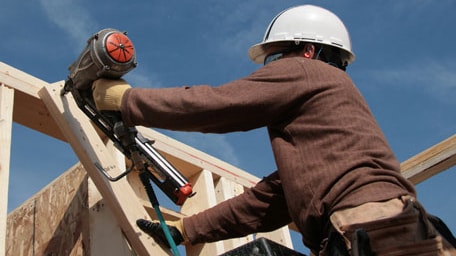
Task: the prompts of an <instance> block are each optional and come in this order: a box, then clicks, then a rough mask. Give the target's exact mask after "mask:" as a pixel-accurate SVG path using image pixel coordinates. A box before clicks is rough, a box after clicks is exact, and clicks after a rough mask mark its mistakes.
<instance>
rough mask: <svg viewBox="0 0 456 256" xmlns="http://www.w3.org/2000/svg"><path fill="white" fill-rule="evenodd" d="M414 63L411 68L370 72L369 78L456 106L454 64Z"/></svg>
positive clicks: (394, 67)
mask: <svg viewBox="0 0 456 256" xmlns="http://www.w3.org/2000/svg"><path fill="white" fill-rule="evenodd" d="M417 63H418V62H414V63H413V65H409V66H391V69H387V70H375V71H370V72H368V73H369V74H368V75H367V76H368V77H371V78H374V79H375V80H377V81H380V82H379V83H377V84H379V85H382V86H384V85H390V86H402V87H408V88H410V87H412V88H415V89H418V90H423V91H426V92H429V95H430V96H433V97H435V98H437V99H438V100H439V101H442V102H444V103H446V104H451V105H454V104H455V101H454V99H455V98H456V73H455V72H454V70H455V68H456V67H454V64H449V63H448V62H445V61H441V62H436V61H421V62H419V64H417Z"/></svg>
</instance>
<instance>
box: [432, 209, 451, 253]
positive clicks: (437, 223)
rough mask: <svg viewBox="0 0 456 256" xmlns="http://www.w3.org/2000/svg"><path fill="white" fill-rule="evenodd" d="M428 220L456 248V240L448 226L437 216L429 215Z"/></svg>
mask: <svg viewBox="0 0 456 256" xmlns="http://www.w3.org/2000/svg"><path fill="white" fill-rule="evenodd" d="M427 217H428V220H429V221H430V222H431V223H432V225H433V226H434V228H435V229H437V231H438V232H439V233H440V235H442V236H443V237H444V238H445V239H446V240H447V241H448V242H449V243H450V244H451V245H452V246H454V247H455V248H456V238H455V237H454V236H453V234H452V233H451V231H450V229H449V228H448V226H447V225H446V224H445V222H443V220H442V219H440V218H439V217H437V216H434V215H432V214H427Z"/></svg>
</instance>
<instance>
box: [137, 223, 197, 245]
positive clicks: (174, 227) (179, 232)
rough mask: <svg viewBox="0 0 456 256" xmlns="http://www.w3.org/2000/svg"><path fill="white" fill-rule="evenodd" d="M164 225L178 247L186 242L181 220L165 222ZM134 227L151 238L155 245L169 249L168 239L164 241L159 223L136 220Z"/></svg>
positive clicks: (163, 234) (163, 233) (164, 237)
mask: <svg viewBox="0 0 456 256" xmlns="http://www.w3.org/2000/svg"><path fill="white" fill-rule="evenodd" d="M165 223H166V225H167V226H168V229H169V233H170V234H171V237H172V238H173V240H174V243H175V244H176V245H180V244H182V243H184V242H187V241H188V239H187V238H186V236H185V232H184V225H183V223H182V219H179V220H177V221H165ZM136 225H138V227H139V228H140V229H141V230H142V231H144V232H145V233H146V234H148V235H149V236H151V237H152V238H153V239H154V240H155V241H156V242H157V243H160V244H162V245H165V246H167V247H168V248H171V246H170V244H169V243H168V239H166V236H165V232H164V231H163V229H162V227H161V225H160V222H156V221H148V220H145V219H138V220H137V221H136Z"/></svg>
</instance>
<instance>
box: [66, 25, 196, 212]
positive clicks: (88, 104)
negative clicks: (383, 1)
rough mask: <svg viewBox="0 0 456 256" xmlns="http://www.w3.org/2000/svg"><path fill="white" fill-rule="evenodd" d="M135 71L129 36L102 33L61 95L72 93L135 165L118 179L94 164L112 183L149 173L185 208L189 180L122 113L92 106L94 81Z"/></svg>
mask: <svg viewBox="0 0 456 256" xmlns="http://www.w3.org/2000/svg"><path fill="white" fill-rule="evenodd" d="M135 67H136V55H135V48H134V46H133V43H132V42H131V41H130V39H129V38H128V37H127V35H126V33H123V32H120V31H118V30H115V29H103V30H101V31H99V32H97V33H95V34H94V35H93V36H91V37H90V38H89V39H88V41H87V46H86V47H85V48H84V50H83V51H82V52H81V54H80V55H79V57H78V59H77V60H76V61H75V62H74V63H72V64H71V65H70V67H69V68H68V69H69V71H70V75H69V76H68V79H67V80H66V82H65V86H64V88H63V91H62V95H64V94H66V93H67V92H71V94H72V95H73V97H74V99H75V101H76V103H77V104H78V106H79V108H80V109H81V110H82V111H83V112H84V113H85V114H86V115H87V116H88V117H89V118H90V119H91V120H92V121H93V122H94V123H95V124H96V125H97V126H98V128H100V130H101V131H102V132H103V133H104V134H105V135H106V136H108V137H109V139H111V140H112V141H113V142H114V145H115V146H116V147H117V148H118V149H119V150H120V151H121V152H122V153H123V154H124V155H125V156H126V157H127V158H129V159H130V160H131V161H132V162H133V165H132V168H129V169H128V170H127V171H125V172H124V173H122V174H120V175H118V176H116V177H112V176H110V175H109V173H108V171H107V170H106V168H103V167H102V166H99V164H98V163H94V164H95V165H96V166H97V168H98V169H99V170H100V171H101V172H102V173H103V174H104V175H105V176H106V177H107V178H108V179H109V180H111V181H117V180H119V179H121V178H122V177H124V176H125V175H126V174H128V173H129V172H130V171H131V170H132V169H134V168H136V169H137V170H140V171H141V170H143V171H146V172H148V174H149V177H150V179H151V180H152V181H153V182H154V183H155V184H156V185H157V186H158V187H159V188H160V189H161V190H162V191H163V192H164V193H165V194H166V195H167V196H168V197H169V198H170V199H171V200H172V201H173V202H174V203H175V204H177V205H182V204H183V203H184V202H185V201H186V199H187V198H188V197H190V196H191V195H193V192H192V186H191V184H190V183H189V182H188V180H187V179H186V178H185V177H184V176H183V175H182V174H181V173H180V172H179V171H178V170H177V169H176V168H175V167H174V166H173V165H172V164H171V163H169V162H168V161H167V160H166V159H165V158H164V157H163V156H162V155H161V154H160V153H159V152H158V151H157V150H156V149H155V148H154V147H153V146H152V144H153V142H152V141H151V140H149V139H147V138H145V137H143V136H142V135H141V134H140V133H139V132H138V131H137V130H136V128H135V127H126V126H125V125H124V124H123V122H122V118H121V115H120V112H112V111H98V110H97V109H96V107H95V104H94V102H93V98H92V89H91V87H92V83H93V82H94V81H95V80H97V79H99V78H110V79H119V78H121V77H122V76H123V75H125V74H127V73H128V72H130V71H131V70H132V69H134V68H135ZM133 167H134V168H133Z"/></svg>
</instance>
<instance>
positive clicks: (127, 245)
mask: <svg viewBox="0 0 456 256" xmlns="http://www.w3.org/2000/svg"><path fill="white" fill-rule="evenodd" d="M63 84H64V82H63V81H59V82H56V83H52V84H49V83H47V82H45V81H42V80H40V79H38V78H36V77H33V76H31V75H29V74H27V73H25V72H23V71H20V70H18V69H15V68H13V67H11V66H8V65H7V64H4V63H1V62H0V200H1V202H0V255H3V254H6V255H35V254H36V255H62V254H64V255H100V254H106V253H107V252H108V254H109V255H125V254H131V255H169V254H170V252H169V251H168V250H165V249H164V248H162V247H160V246H158V245H157V244H156V243H155V242H154V241H153V239H151V238H150V237H148V236H147V235H145V234H143V233H142V232H141V231H140V230H139V229H138V228H137V227H136V225H135V221H136V219H137V218H149V219H156V216H155V212H154V210H153V209H152V207H151V206H150V202H149V200H148V197H147V195H146V193H145V191H143V189H142V184H141V182H140V181H139V179H138V177H137V174H136V173H134V172H133V173H131V174H129V175H128V176H127V177H126V178H124V179H121V180H119V181H117V182H109V181H107V180H106V179H105V178H104V176H103V175H102V174H101V172H100V171H99V170H98V169H97V168H96V167H95V163H97V165H99V166H102V167H103V168H105V169H107V170H109V172H110V173H112V176H115V175H116V174H118V173H120V172H122V171H123V170H124V168H125V159H124V157H123V155H122V154H120V153H119V152H118V151H116V150H115V149H113V147H112V143H110V142H109V141H108V142H107V143H106V141H105V140H104V138H103V136H102V135H101V134H100V133H98V132H97V130H96V129H95V128H94V127H93V126H92V124H91V123H90V121H89V120H88V118H87V117H86V116H85V115H84V114H83V113H82V112H81V111H80V110H79V108H78V107H77V106H76V104H75V102H74V100H73V99H72V96H71V94H68V95H66V96H65V97H61V95H60V91H61V89H62V87H63ZM13 122H16V123H19V124H21V125H24V126H26V127H29V128H31V129H33V130H36V131H39V132H41V133H44V134H46V135H48V136H50V137H52V138H55V139H58V140H62V141H65V142H67V143H69V144H70V145H71V147H72V148H73V151H74V152H75V154H76V155H77V156H78V158H79V160H80V162H79V163H76V164H75V165H74V166H73V167H72V168H70V169H69V170H67V171H66V172H64V173H63V174H62V175H61V176H60V177H59V178H57V179H56V180H55V181H53V182H52V183H50V184H49V185H48V186H46V187H45V188H43V189H42V190H41V191H40V192H38V193H37V194H35V195H34V196H33V197H31V198H30V199H29V200H27V201H26V202H24V204H22V205H21V206H20V207H18V208H17V209H16V210H14V211H12V212H11V213H10V214H9V215H8V217H7V218H5V217H4V216H5V215H6V211H7V198H8V190H7V189H6V188H7V187H8V175H9V161H10V147H11V129H12V123H13ZM138 130H139V131H140V132H141V134H143V135H144V136H145V137H148V138H150V139H152V140H154V142H155V143H154V147H155V148H156V149H157V150H158V151H160V153H162V154H163V155H164V157H165V158H167V160H168V161H170V162H171V163H172V164H173V165H174V166H176V168H177V169H179V170H180V171H182V173H183V174H184V175H185V176H186V177H187V178H188V179H189V180H190V181H191V182H192V184H193V186H194V190H195V191H197V194H196V196H195V197H193V198H191V199H189V200H187V202H186V203H185V204H184V205H183V206H182V207H181V208H180V209H179V210H178V211H174V210H170V209H166V208H163V207H161V210H162V213H163V215H164V217H165V219H167V220H176V219H178V218H182V217H184V216H188V215H190V214H194V213H196V212H199V211H201V210H204V209H206V208H208V207H211V206H214V205H215V204H218V203H220V202H222V201H224V200H226V199H229V198H231V197H234V196H236V195H238V194H240V193H242V192H243V191H244V190H245V189H246V188H248V187H251V186H253V185H255V184H256V183H257V182H258V181H259V178H258V177H255V176H253V175H251V174H249V173H247V172H245V171H243V170H240V169H239V168H236V167H234V166H232V165H230V164H228V163H226V162H223V161H221V160H219V159H216V158H214V157H212V156H210V155H208V154H205V153H204V152H201V151H199V150H197V149H194V148H192V147H190V146H188V145H185V144H183V143H180V142H179V141H176V140H174V139H172V138H169V137H167V136H165V135H163V134H161V133H158V132H156V131H154V130H152V129H148V128H145V127H138ZM455 164H456V135H453V136H451V137H450V138H448V139H446V140H444V141H442V142H441V143H438V144H436V145H435V146H433V147H431V148H429V149H427V150H425V151H423V152H421V153H419V154H417V155H416V156H414V157H412V158H410V159H409V160H407V161H404V162H403V163H402V164H401V169H402V173H403V175H404V176H405V177H407V178H408V179H410V180H411V181H412V182H413V183H415V184H416V183H419V182H422V181H423V180H425V179H428V178H430V177H432V176H433V175H436V174H437V173H439V172H442V171H444V170H446V169H448V168H450V167H452V166H454V165H455ZM5 220H6V221H5ZM289 229H292V230H296V229H295V226H294V225H293V223H292V224H290V225H289V226H285V227H283V228H281V229H278V230H276V231H274V232H270V233H267V234H255V236H256V237H261V236H264V237H267V238H269V239H271V240H273V241H276V242H278V243H281V244H283V245H285V246H288V247H290V248H292V243H291V237H290V233H289V232H290V231H289ZM252 239H254V237H253V236H247V237H243V238H238V239H231V240H228V241H220V242H216V243H210V244H201V245H197V246H187V247H186V248H185V249H186V255H189V256H197V255H218V254H221V253H223V252H225V251H228V250H230V249H233V248H235V247H238V246H240V245H242V244H244V243H247V242H249V241H251V240H252ZM2 253H3V254H2Z"/></svg>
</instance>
